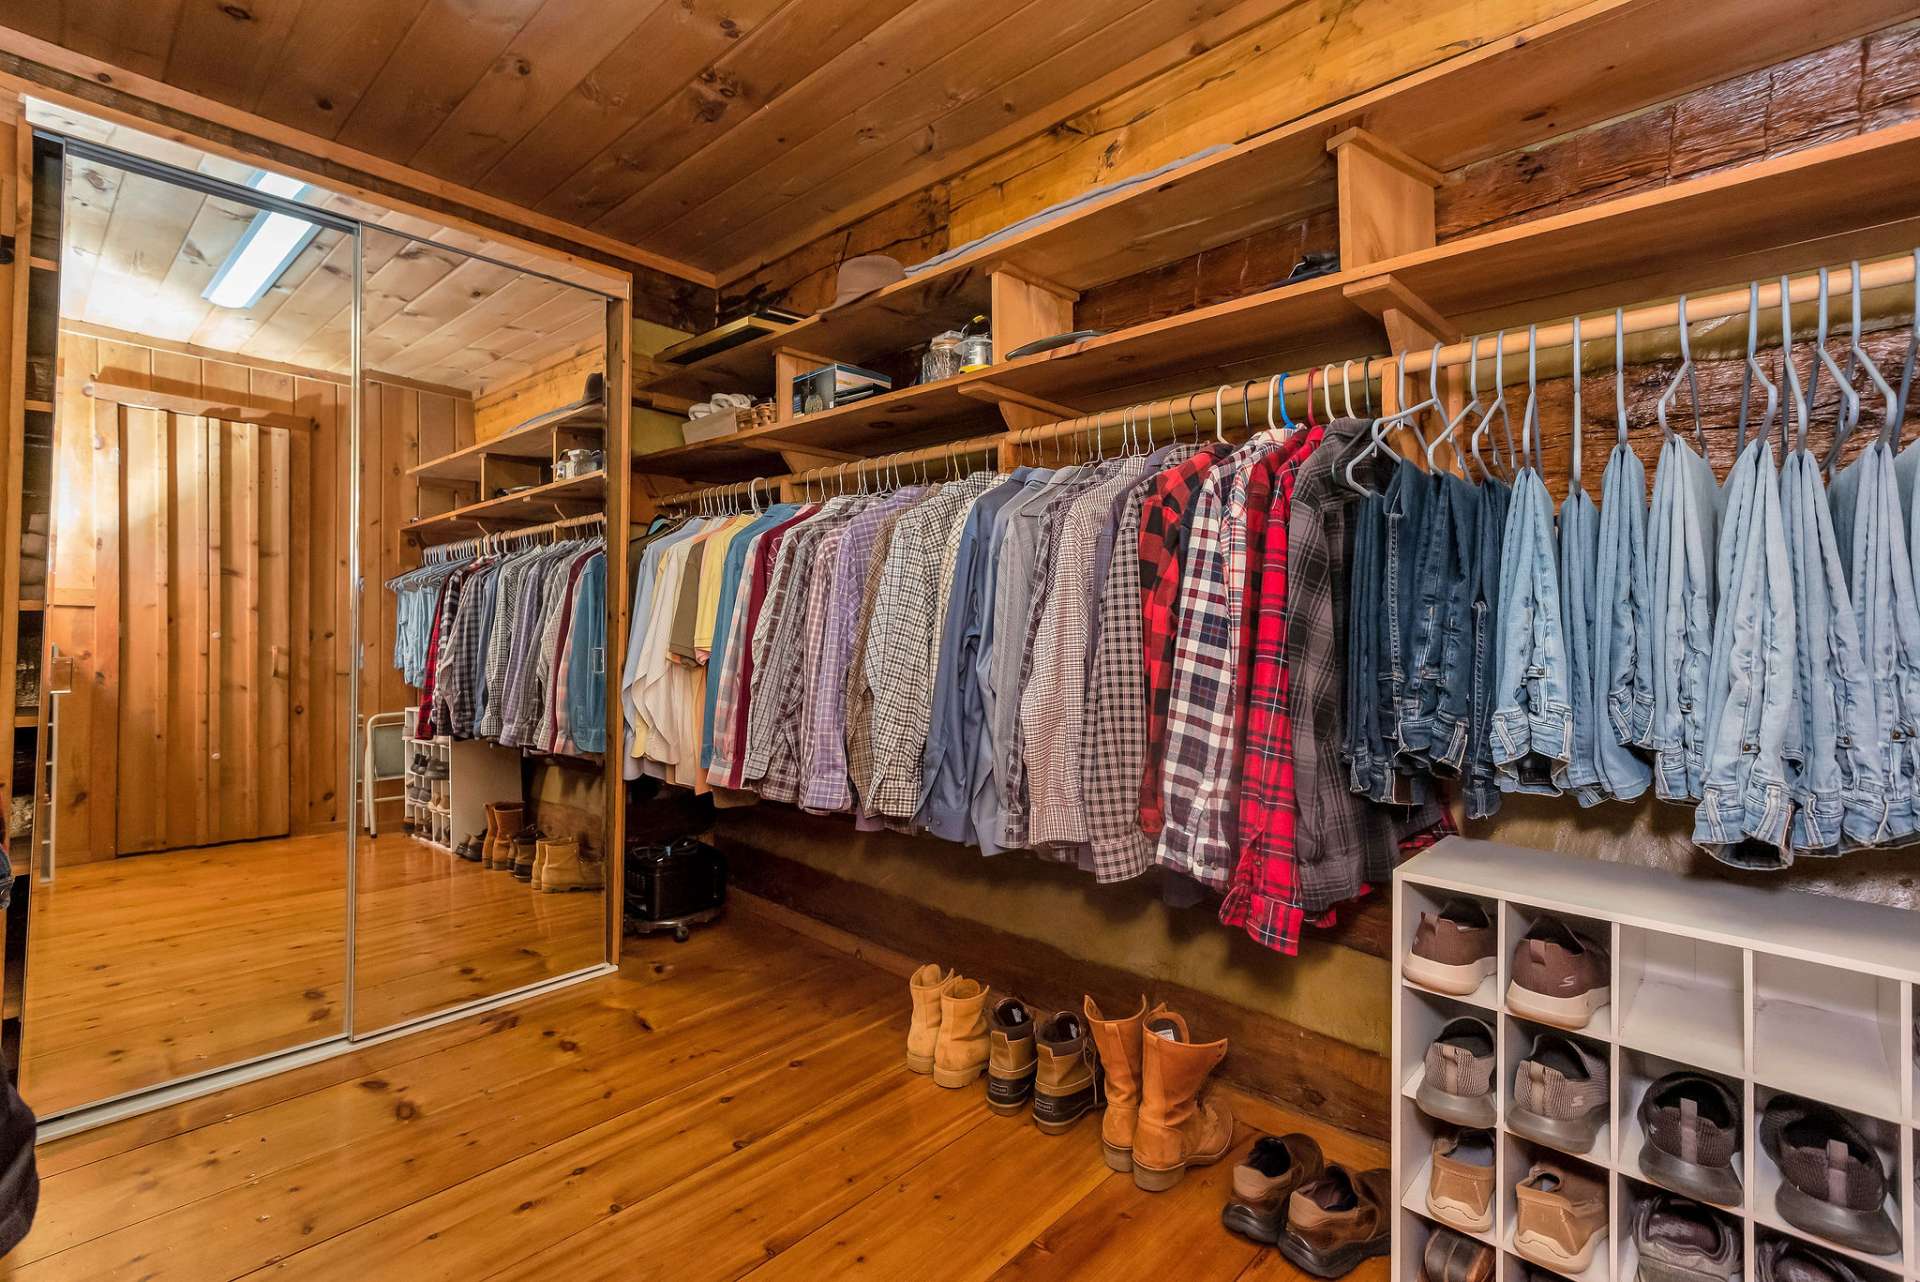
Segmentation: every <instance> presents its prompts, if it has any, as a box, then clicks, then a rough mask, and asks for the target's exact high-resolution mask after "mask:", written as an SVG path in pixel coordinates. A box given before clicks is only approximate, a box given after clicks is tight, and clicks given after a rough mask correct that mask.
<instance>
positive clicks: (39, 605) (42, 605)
mask: <svg viewBox="0 0 1920 1282" xmlns="http://www.w3.org/2000/svg"><path fill="white" fill-rule="evenodd" d="M46 608H47V603H46V602H45V601H22V602H20V609H21V610H22V611H24V612H26V613H32V612H34V611H36V610H44V609H46Z"/></svg>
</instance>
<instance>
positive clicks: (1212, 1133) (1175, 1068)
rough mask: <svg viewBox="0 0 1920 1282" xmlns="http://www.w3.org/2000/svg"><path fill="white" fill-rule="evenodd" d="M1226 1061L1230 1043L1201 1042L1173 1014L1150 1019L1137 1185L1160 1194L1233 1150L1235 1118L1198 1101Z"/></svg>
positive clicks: (1143, 1053) (1137, 1134)
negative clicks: (1209, 1079) (1189, 1171)
mask: <svg viewBox="0 0 1920 1282" xmlns="http://www.w3.org/2000/svg"><path fill="white" fill-rule="evenodd" d="M1226 1056H1227V1043H1226V1039H1225V1038H1222V1039H1221V1040H1219V1041H1217V1042H1204V1043H1198V1044H1196V1043H1195V1042H1193V1041H1191V1040H1190V1039H1189V1038H1188V1034H1187V1021H1186V1020H1184V1019H1182V1018H1181V1017H1180V1016H1178V1015H1176V1014H1174V1013H1173V1012H1172V1011H1166V1012H1161V1011H1155V1012H1154V1013H1153V1014H1151V1015H1149V1016H1148V1017H1147V1021H1146V1028H1145V1032H1144V1035H1143V1036H1142V1038H1141V1043H1140V1081H1141V1091H1140V1121H1139V1124H1138V1125H1136V1126H1135V1127H1134V1132H1133V1182H1134V1183H1135V1184H1136V1185H1138V1186H1139V1187H1140V1188H1143V1189H1145V1190H1147V1191H1148V1192H1149V1193H1160V1192H1164V1191H1166V1190H1167V1189H1170V1188H1172V1187H1173V1186H1174V1185H1176V1184H1178V1183H1179V1182H1180V1177H1181V1176H1183V1175H1185V1174H1186V1171H1187V1168H1188V1167H1189V1166H1206V1165H1207V1164H1208V1163H1211V1162H1217V1161H1219V1160H1220V1159H1221V1158H1222V1157H1224V1156H1225V1155H1226V1152H1227V1150H1228V1149H1229V1148H1231V1147H1233V1114H1232V1113H1230V1112H1228V1111H1227V1107H1226V1105H1224V1104H1222V1103H1220V1102H1219V1101H1218V1100H1214V1099H1202V1098H1200V1090H1201V1088H1202V1087H1203V1086H1205V1085H1206V1082H1207V1076H1208V1074H1210V1073H1212V1072H1213V1070H1214V1069H1215V1068H1216V1067H1217V1066H1218V1065H1219V1063H1220V1061H1221V1060H1223V1059H1225V1058H1226Z"/></svg>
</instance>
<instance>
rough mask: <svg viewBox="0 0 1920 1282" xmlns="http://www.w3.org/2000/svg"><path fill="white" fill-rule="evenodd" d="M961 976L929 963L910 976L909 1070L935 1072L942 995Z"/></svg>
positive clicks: (908, 987) (908, 989) (908, 986)
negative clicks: (911, 1001)
mask: <svg viewBox="0 0 1920 1282" xmlns="http://www.w3.org/2000/svg"><path fill="white" fill-rule="evenodd" d="M958 978H959V976H957V975H955V974H954V973H953V972H952V971H950V970H948V971H943V970H941V969H940V968H939V967H938V966H936V965H935V964H934V963H932V962H928V963H927V964H926V965H924V966H922V967H921V968H920V969H919V970H916V971H914V972H913V974H912V975H911V976H910V977H909V978H908V979H907V991H908V992H909V993H911V994H912V995H913V1017H912V1019H911V1020H910V1021H909V1022H908V1024H907V1071H908V1072H912V1073H931V1072H932V1071H933V1047H934V1044H935V1043H936V1042H938V1041H939V1040H940V994H942V993H944V992H946V991H947V987H948V985H950V984H952V983H953V981H954V980H956V979H958Z"/></svg>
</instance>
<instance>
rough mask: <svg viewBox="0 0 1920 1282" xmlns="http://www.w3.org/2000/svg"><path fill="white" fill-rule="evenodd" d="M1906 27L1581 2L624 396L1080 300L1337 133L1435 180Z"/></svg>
mask: <svg viewBox="0 0 1920 1282" xmlns="http://www.w3.org/2000/svg"><path fill="white" fill-rule="evenodd" d="M1911 16H1912V12H1911V6H1909V5H1906V4H1900V3H1893V2H1892V0H1860V2H1858V3H1854V4H1849V5H1828V6H1818V7H1815V8H1813V9H1808V8H1806V7H1805V6H1798V7H1796V6H1792V5H1789V4H1787V3H1785V2H1784V0H1756V3H1750V4H1745V5H1714V4H1699V3H1696V2H1695V0H1596V2H1595V3H1590V4H1587V5H1584V6H1582V7H1581V8H1579V9H1576V10H1574V11H1573V12H1571V13H1568V14H1565V15H1563V16H1561V17H1559V18H1556V19H1553V20H1551V21H1548V22H1545V23H1540V24H1536V25H1535V26H1533V27H1530V28H1528V29H1527V30H1526V31H1524V32H1521V33H1517V34H1515V35H1511V36H1507V37H1504V38H1502V39H1499V40H1494V41H1490V42H1488V43H1487V44H1485V45H1482V46H1481V47H1479V48H1478V49H1474V50H1472V51H1470V52H1467V53H1464V54H1461V55H1459V56H1457V57H1454V58H1450V59H1448V60H1446V61H1445V62H1443V63H1440V64H1438V65H1436V66H1433V67H1430V68H1428V69H1426V70H1424V71H1420V72H1416V73H1415V74H1413V75H1411V76H1406V77H1403V78H1401V79H1399V80H1396V81H1393V82H1392V83H1390V84H1387V85H1384V86H1381V87H1380V88H1377V89H1374V90H1372V91H1370V92H1368V93H1364V94H1359V95H1356V96H1355V97H1352V98H1349V99H1347V100H1346V101H1344V102H1341V103H1338V104H1335V105H1334V106H1331V107H1328V108H1326V109H1324V110H1321V111H1318V112H1315V113H1313V114H1312V115H1309V116H1306V117H1303V118H1301V119H1299V120H1296V121H1293V122H1291V123H1289V124H1285V125H1281V126H1279V127H1277V128H1275V129H1271V130H1268V131H1267V132H1265V133H1263V134H1259V135H1257V136H1255V137H1253V138H1250V139H1247V140H1246V141H1244V142H1241V143H1238V144H1236V145H1234V146H1231V147H1227V148H1223V149H1222V150H1220V151H1216V152H1214V153H1212V154H1210V155H1207V156H1203V157H1201V158H1199V159H1197V160H1194V161H1192V162H1191V163H1189V164H1186V165H1183V166H1181V167H1180V168H1179V169H1177V170H1175V171H1173V172H1170V173H1168V174H1165V175H1163V176H1162V177H1160V178H1159V179H1157V180H1155V181H1153V182H1151V183H1146V184H1142V185H1140V186H1136V187H1132V188H1129V189H1127V190H1125V191H1121V192H1116V193H1114V194H1112V195H1109V196H1106V197H1103V198H1101V199H1099V200H1095V201H1091V202H1089V203H1087V204H1085V205H1082V206H1080V207H1078V208H1077V209H1075V210H1073V211H1071V212H1070V213H1068V214H1067V215H1065V216H1063V217H1061V218H1058V219H1055V220H1054V221H1051V222H1048V223H1045V224H1042V225H1040V226H1037V227H1032V228H1029V229H1027V230H1025V231H1022V232H1019V233H1017V234H1015V235H1012V236H1008V237H1006V238H1005V239H1002V240H999V241H997V242H995V243H992V244H988V245H983V246H981V247H979V248H978V249H975V250H973V251H971V252H969V253H967V254H965V255H962V256H960V257H957V258H955V259H953V260H950V261H948V262H946V263H943V264H941V265H940V266H939V267H937V268H933V269H930V270H928V271H925V272H921V273H919V274H917V275H914V276H911V277H909V278H908V279H906V280H904V281H900V282H899V283H897V284H894V285H890V286H888V287H887V288H885V289H882V290H879V291H877V292H875V293H873V294H871V295H869V296H868V297H866V298H864V299H860V300H858V301H856V302H854V303H851V304H849V305H847V306H846V307H843V308H840V309H838V310H836V311H833V312H830V313H825V314H821V315H815V316H812V317H809V318H807V319H805V320H802V321H800V322H798V323H796V324H794V325H792V326H789V327H788V328H786V329H784V330H782V331H781V332H780V333H778V334H774V335H768V336H765V337H762V338H757V339H754V340H752V341H751V342H747V343H743V344H741V345H739V346H737V347H733V348H730V349H728V350H727V351H724V352H719V353H716V354H714V355H713V356H710V357H707V358H706V359H704V360H700V361H696V362H694V363H692V364H690V365H687V366H685V367H683V368H680V369H678V370H673V371H670V372H665V373H662V374H661V375H659V376H658V377H656V378H654V379H653V380H651V381H650V382H647V383H644V384H641V385H640V386H643V387H645V388H646V389H647V390H650V391H658V392H662V393H666V394H669V395H677V396H685V397H687V398H689V399H693V400H700V399H703V398H705V397H706V396H707V395H709V394H710V393H712V392H714V391H753V392H765V391H766V390H767V389H769V388H770V387H771V382H772V356H773V352H774V351H775V349H776V348H780V347H793V348H798V349H800V350H803V351H809V352H818V353H820V354H822V355H825V356H830V357H832V358H833V359H835V360H842V361H852V362H855V363H859V362H861V361H863V360H872V359H873V358H875V357H877V356H881V355H885V354H890V353H896V352H900V351H904V350H905V349H907V348H909V347H911V346H913V345H914V344H915V343H917V342H922V341H924V340H925V339H927V338H928V337H930V336H932V335H933V334H935V333H938V332H939V331H941V330H943V329H949V328H955V327H957V326H958V325H960V324H963V323H964V322H966V321H967V320H968V319H969V318H971V317H972V316H974V315H976V314H979V313H982V312H986V311H988V290H989V284H988V278H989V276H990V274H991V273H992V272H994V271H995V270H999V269H1002V268H1009V269H1012V270H1014V271H1017V272H1020V273H1023V274H1025V275H1028V276H1032V277H1037V278H1039V279H1042V280H1046V281H1051V282H1052V283H1054V284H1056V285H1060V286H1063V287H1065V288H1068V289H1073V290H1081V291H1084V290H1087V289H1091V288H1094V287H1096V286H1099V285H1103V284H1106V283H1108V282H1109V281H1113V280H1118V279H1120V278H1121V277H1124V276H1129V275H1132V274H1134V273H1136V272H1140V271H1145V270H1147V269H1149V268H1152V267H1159V266H1163V265H1165V264H1167V263H1170V262H1176V261H1178V260H1180V259H1182V258H1186V257H1188V256H1189V255H1192V254H1197V253H1200V252H1202V251H1203V250H1207V249H1211V248H1213V247H1215V246H1218V245H1223V244H1227V243H1230V242H1232V241H1236V240H1239V239H1242V238H1244V237H1247V236H1251V235H1254V234H1256V233H1258V232H1261V231H1265V230H1268V229H1270V228H1274V227H1279V226H1283V225H1286V224H1288V223H1292V222H1295V221H1297V220H1299V219H1300V218H1301V217H1303V216H1304V215H1306V214H1310V213H1313V212H1316V211H1319V210H1324V209H1328V208H1331V207H1332V206H1333V204H1334V168H1333V164H1332V162H1331V160H1330V158H1329V157H1328V155H1327V150H1326V147H1327V141H1328V140H1329V139H1330V138H1332V137H1333V136H1334V135H1335V134H1338V133H1340V132H1341V131H1342V130H1345V129H1350V128H1354V127H1362V128H1365V129H1367V130H1369V131H1371V132H1372V133H1374V134H1376V135H1378V136H1379V137H1381V138H1384V139H1386V140H1388V141H1389V142H1391V143H1392V144H1393V145H1395V146H1396V147H1399V148H1400V149H1402V150H1403V151H1405V152H1407V153H1408V154H1409V155H1411V156H1413V157H1414V158H1415V159H1417V160H1419V161H1421V162H1423V163H1424V164H1426V165H1429V166H1431V167H1432V168H1434V169H1437V170H1441V171H1443V172H1444V171H1447V170H1452V169H1457V168H1459V167H1461V166H1462V165H1468V164H1472V163H1473V162H1475V161H1478V160H1484V159H1486V158H1487V157H1490V156H1495V155H1499V154H1501V153H1503V152H1507V151H1511V150H1514V149H1516V148H1520V147H1526V146H1530V145H1532V144H1534V143H1537V142H1540V141H1543V140H1545V139H1547V138H1552V137H1556V136H1558V135H1560V134H1564V133H1568V132H1570V131H1573V130H1576V129H1580V128H1584V127H1585V126H1587V125H1591V124H1596V123H1598V122H1600V121H1603V120H1609V119H1612V118H1613V117H1615V116H1618V115H1621V114H1623V113H1625V112H1628V111H1632V110H1635V109H1637V108H1640V107H1644V106H1647V105H1649V104H1651V103H1657V102H1661V101H1664V100H1666V99H1669V98H1673V97H1676V96H1678V95H1680V94H1684V93H1686V92H1688V91H1690V90H1693V89H1697V88H1700V87H1701V86H1704V85H1710V84H1715V83H1718V82H1719V81H1722V80H1726V79H1729V78H1731V77H1733V76H1736V75H1739V74H1741V73H1742V72H1746V71H1750V70H1753V69H1755V68H1758V67H1764V66H1769V65H1771V64H1773V63H1776V62H1779V61H1782V60H1784V59H1786V58H1789V57H1792V56H1794V55H1796V54H1799V53H1804V52H1806V51H1807V50H1811V49H1820V48H1824V47H1826V46H1827V45H1830V44H1833V43H1836V42H1838V41H1841V40H1844V39H1847V38H1849V37H1851V36H1855V35H1859V34H1862V33H1865V32H1868V31H1872V30H1876V29H1878V28H1880V27H1883V26H1886V25H1888V24H1890V23H1895V22H1900V21H1904V20H1906V19H1907V18H1909V17H1911ZM1596 48H1599V49H1605V50H1606V51H1607V53H1606V56H1605V57H1601V58H1596V57H1595V56H1594V50H1595V49H1596Z"/></svg>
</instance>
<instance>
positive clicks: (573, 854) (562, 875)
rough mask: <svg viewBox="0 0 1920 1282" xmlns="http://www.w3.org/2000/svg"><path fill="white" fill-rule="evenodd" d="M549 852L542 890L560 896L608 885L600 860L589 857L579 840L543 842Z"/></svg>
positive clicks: (571, 838)
mask: <svg viewBox="0 0 1920 1282" xmlns="http://www.w3.org/2000/svg"><path fill="white" fill-rule="evenodd" d="M536 845H537V846H539V845H544V846H545V847H546V850H547V861H546V863H545V864H543V865H541V868H540V889H541V890H543V891H545V892H546V893H548V894H550V895H552V894H558V893H560V892H561V891H567V890H599V889H600V888H601V887H602V886H604V885H605V884H606V874H605V871H604V870H603V869H602V868H601V866H600V861H599V860H598V859H596V858H593V857H592V856H591V855H589V854H588V853H587V851H586V849H585V848H584V847H583V846H582V845H581V844H580V840H579V839H578V838H577V837H563V838H558V839H555V840H553V841H546V842H539V843H536Z"/></svg>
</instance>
